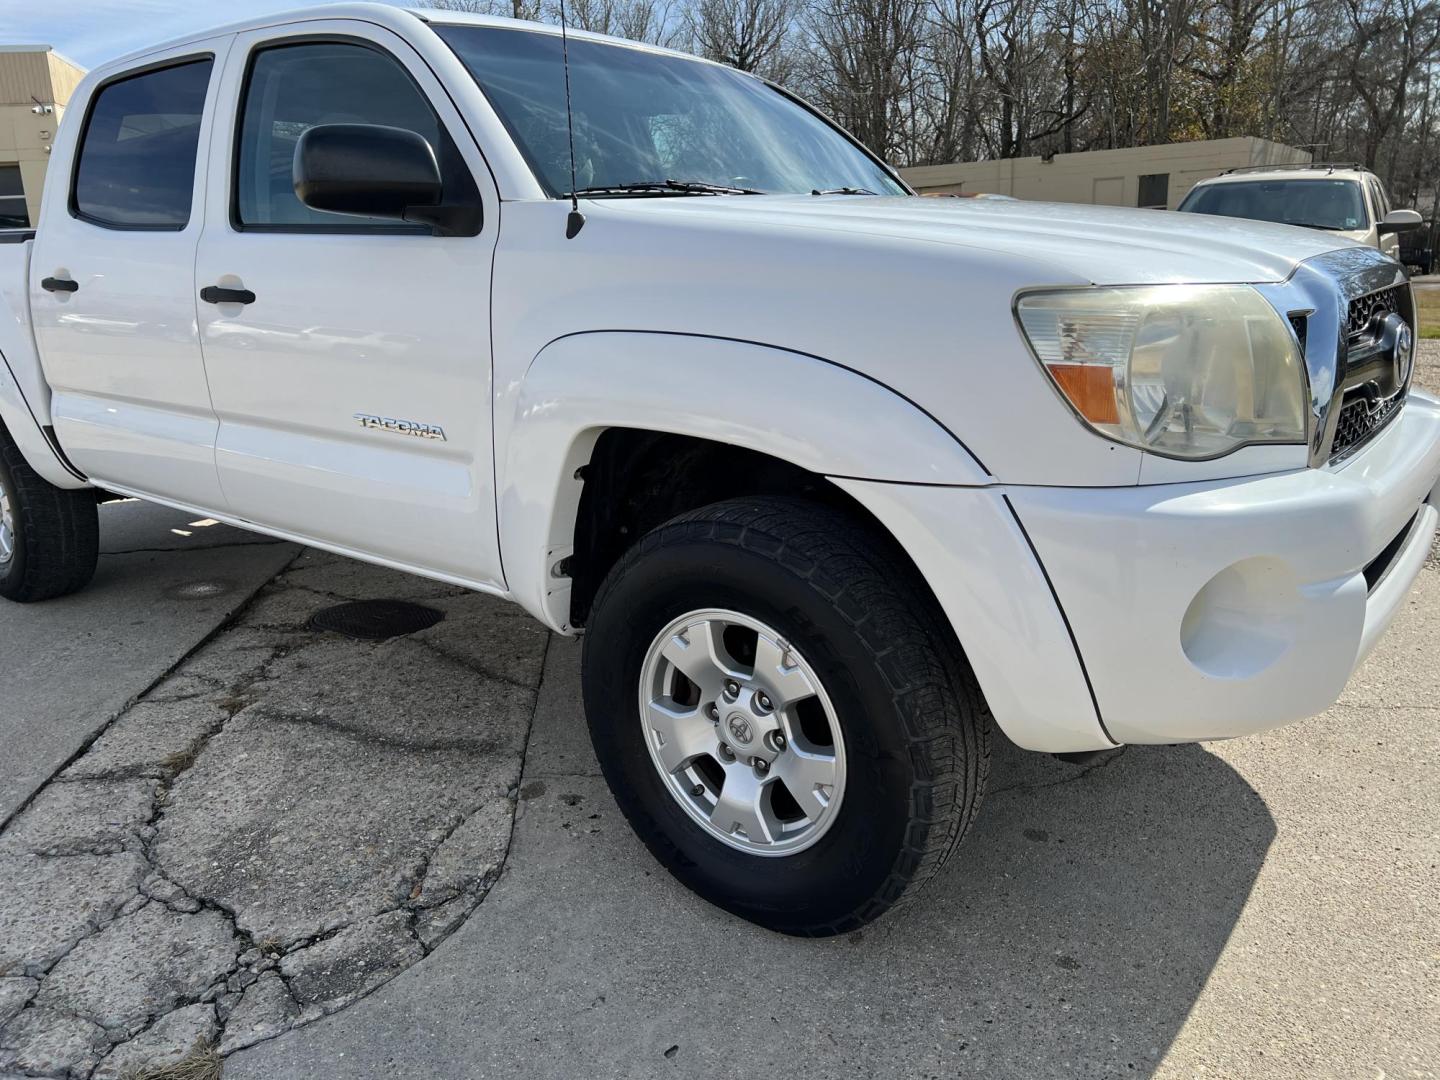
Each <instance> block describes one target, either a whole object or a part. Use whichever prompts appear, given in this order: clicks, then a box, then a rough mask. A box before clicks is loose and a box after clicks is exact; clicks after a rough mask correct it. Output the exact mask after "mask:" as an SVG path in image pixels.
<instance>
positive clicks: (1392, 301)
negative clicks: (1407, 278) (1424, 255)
mask: <svg viewBox="0 0 1440 1080" xmlns="http://www.w3.org/2000/svg"><path fill="white" fill-rule="evenodd" d="M1405 288H1406V286H1404V285H1392V286H1391V287H1390V288H1388V289H1381V290H1380V291H1379V292H1372V293H1367V294H1366V295H1364V296H1357V297H1356V298H1355V299H1354V300H1351V301H1350V311H1349V313H1348V314H1347V315H1346V318H1345V342H1346V344H1348V345H1356V344H1358V343H1359V342H1361V341H1363V340H1364V339H1365V338H1366V337H1367V336H1368V335H1369V334H1370V333H1371V332H1372V324H1373V322H1374V320H1375V316H1376V315H1388V314H1389V313H1390V312H1392V311H1398V312H1400V313H1401V314H1402V315H1403V314H1405V303H1404V301H1405Z"/></svg>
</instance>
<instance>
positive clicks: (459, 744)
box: [257, 705, 503, 756]
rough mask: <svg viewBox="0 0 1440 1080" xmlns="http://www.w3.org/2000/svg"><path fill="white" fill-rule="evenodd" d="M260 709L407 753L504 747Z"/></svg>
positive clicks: (278, 718) (272, 717)
mask: <svg viewBox="0 0 1440 1080" xmlns="http://www.w3.org/2000/svg"><path fill="white" fill-rule="evenodd" d="M257 712H258V713H259V714H260V715H262V716H263V717H264V718H265V719H266V720H269V721H270V722H272V723H280V724H297V725H302V726H304V727H316V728H321V729H323V730H325V731H333V732H334V733H335V734H337V735H340V736H343V737H344V738H347V739H351V740H353V741H354V742H357V743H360V744H361V745H364V746H374V747H379V748H381V749H385V750H402V751H405V752H407V753H416V754H429V753H446V754H465V755H467V756H477V755H484V754H488V753H493V752H495V751H498V750H501V749H503V747H500V746H497V745H494V744H492V743H488V742H486V741H484V740H481V739H434V740H431V741H426V740H423V739H398V738H392V737H389V736H386V735H379V734H376V733H375V732H374V731H369V730H366V729H365V728H363V727H358V726H356V725H353V724H347V723H345V722H344V721H341V720H335V719H332V718H330V717H328V716H325V715H323V714H321V713H297V712H287V711H285V710H283V709H279V708H276V707H275V706H273V705H260V706H258V707H257Z"/></svg>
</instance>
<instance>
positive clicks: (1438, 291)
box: [1415, 288, 1440, 338]
mask: <svg viewBox="0 0 1440 1080" xmlns="http://www.w3.org/2000/svg"><path fill="white" fill-rule="evenodd" d="M1415 306H1416V307H1417V308H1418V309H1419V310H1418V312H1417V314H1418V315H1419V316H1420V336H1421V337H1422V338H1440V288H1434V289H1416V290H1415Z"/></svg>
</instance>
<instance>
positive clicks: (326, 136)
mask: <svg viewBox="0 0 1440 1080" xmlns="http://www.w3.org/2000/svg"><path fill="white" fill-rule="evenodd" d="M292 177H293V180H294V183H295V194H296V196H297V197H298V198H299V199H300V201H301V202H302V203H304V204H305V205H306V206H308V207H310V208H311V209H312V210H323V211H326V212H328V213H332V214H363V215H365V216H366V217H383V218H395V219H397V220H400V221H405V220H425V222H426V223H427V224H430V223H431V220H430V219H431V218H432V217H433V216H434V215H433V211H432V213H431V214H424V213H423V211H425V210H426V209H427V208H438V207H439V206H440V201H441V198H442V195H443V191H444V185H443V183H442V181H441V179H440V166H439V163H438V162H437V161H436V160H435V150H434V148H433V147H432V146H431V145H430V144H429V143H428V142H426V141H425V139H424V138H423V137H422V136H421V135H419V134H417V133H416V132H413V131H408V130H406V129H405V128H396V127H386V126H383V125H380V124H320V125H317V126H316V127H312V128H310V129H308V130H307V131H305V132H304V133H303V134H302V135H301V136H300V141H299V142H298V143H297V144H296V146H295V160H294V164H293V166H292ZM414 211H421V212H422V213H415V214H413V215H412V212H414Z"/></svg>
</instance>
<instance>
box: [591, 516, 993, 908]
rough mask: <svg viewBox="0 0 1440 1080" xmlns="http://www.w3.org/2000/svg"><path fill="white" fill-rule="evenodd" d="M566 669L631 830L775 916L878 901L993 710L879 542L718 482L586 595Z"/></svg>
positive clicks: (893, 895) (940, 843)
mask: <svg viewBox="0 0 1440 1080" xmlns="http://www.w3.org/2000/svg"><path fill="white" fill-rule="evenodd" d="M701 642H704V643H705V645H706V648H704V649H698V650H695V651H694V652H690V651H689V650H690V649H691V646H692V645H694V644H697V643H701ZM717 642H718V643H719V644H716V643H717ZM710 657H719V660H718V661H717V666H716V670H717V671H718V672H719V674H718V675H717V674H714V673H712V672H711V670H710V668H709V667H708V666H707V661H708V658H710ZM777 658H778V659H777ZM667 665H668V666H667ZM676 672H678V674H675V673H676ZM776 673H778V675H777V674H776ZM692 674H693V675H694V676H695V677H694V679H691V678H690V676H691V675H692ZM583 684H584V694H585V708H586V714H587V716H588V718H589V724H590V733H591V739H592V741H593V743H594V746H595V752H596V755H597V757H598V758H599V761H600V765H601V768H602V770H603V771H604V774H605V778H606V780H607V781H608V783H609V785H610V789H611V791H612V792H613V793H614V795H615V798H616V801H617V802H618V803H619V804H620V807H621V809H622V810H623V811H624V813H625V815H626V817H627V818H628V819H629V821H630V823H631V825H632V827H633V828H634V829H635V831H636V833H637V834H638V835H639V837H640V838H641V840H643V841H644V843H645V844H646V846H647V847H649V849H650V850H651V852H652V853H653V854H654V855H655V857H656V858H657V859H659V861H660V862H661V863H662V864H663V865H664V866H665V868H666V869H667V870H669V871H670V873H672V874H673V875H674V876H675V877H676V878H678V879H679V880H680V881H681V882H683V883H684V884H685V885H687V886H688V887H689V888H691V889H693V890H694V891H695V892H697V893H699V894H700V895H701V896H702V897H704V898H705V899H707V900H709V901H710V902H711V903H713V904H716V905H717V906H719V907H722V908H724V909H726V910H727V911H731V912H734V913H735V914H737V915H739V916H741V917H742V918H745V919H748V920H750V921H752V922H755V923H758V924H760V925H762V926H766V927H769V928H770V929H773V930H778V931H780V932H782V933H787V934H799V935H810V936H824V935H830V934H838V933H844V932H847V931H850V930H853V929H855V928H857V927H860V926H863V925H864V924H866V923H868V922H869V921H871V920H872V919H874V918H876V917H877V916H878V915H880V914H881V913H883V912H884V911H886V910H887V909H889V908H890V907H892V906H893V905H895V904H896V903H897V902H898V901H899V900H900V899H901V896H902V895H904V894H907V893H908V892H909V891H910V890H913V888H914V887H916V886H918V885H920V884H922V883H924V882H925V881H927V880H928V879H929V878H931V877H932V876H933V875H934V874H935V872H936V871H937V870H938V869H939V868H940V866H941V865H942V864H943V863H944V861H945V860H946V858H948V856H949V855H950V854H951V852H952V851H954V849H955V848H956V846H957V845H958V844H959V842H960V840H961V838H962V837H963V836H964V834H965V832H966V831H967V830H968V829H969V827H970V825H971V823H972V822H973V820H974V818H975V814H976V812H977V810H978V808H979V805H980V801H981V796H982V793H983V791H984V787H985V781H986V776H987V774H988V770H989V752H990V742H989V740H990V726H991V725H990V717H989V713H988V711H987V709H986V707H985V703H984V699H983V697H982V696H981V693H980V689H979V687H978V685H977V684H976V682H975V679H974V676H973V674H972V673H971V671H970V669H969V665H968V664H967V663H966V662H965V659H964V656H963V654H962V653H961V650H960V648H959V645H958V643H957V642H956V640H955V638H954V634H953V631H952V630H951V628H950V626H949V623H948V621H946V619H945V617H944V615H943V613H942V612H941V611H940V610H939V607H938V605H937V604H936V602H935V600H934V598H933V596H932V595H931V594H930V593H929V591H928V590H927V589H926V588H925V587H924V584H923V582H922V581H921V580H920V579H919V577H918V575H917V574H916V572H915V570H914V568H913V567H912V566H910V565H909V563H908V562H907V561H906V560H905V559H904V557H903V555H901V554H900V553H899V552H897V551H896V550H894V548H893V547H892V546H891V544H890V543H889V542H888V538H884V537H880V536H877V535H875V533H874V532H873V531H872V530H871V529H870V528H869V527H867V525H866V524H865V523H863V522H860V521H857V520H856V519H854V518H852V517H850V516H847V515H846V514H843V513H841V512H839V511H836V510H832V509H830V508H828V507H824V506H820V505H817V504H812V503H808V502H803V501H800V500H794V499H784V498H771V497H756V498H745V499H734V500H730V501H727V502H723V503H717V504H715V505H713V506H709V507H706V508H704V509H701V510H698V511H695V512H693V513H689V514H685V515H682V516H681V517H678V518H676V519H674V520H673V521H670V522H669V523H667V524H665V525H662V526H660V527H659V528H657V529H655V530H654V531H652V532H651V533H649V534H647V535H646V536H645V537H643V538H642V539H641V540H640V542H639V543H637V544H636V545H635V546H634V547H633V548H632V549H631V550H630V551H629V552H628V553H627V554H626V555H625V556H624V557H623V558H622V559H621V560H620V562H619V563H618V564H617V565H616V566H615V567H614V569H613V570H611V572H610V573H609V575H608V576H607V577H606V579H605V581H604V583H603V584H602V585H601V587H600V590H599V592H598V594H597V596H596V599H595V604H594V607H593V610H592V615H591V619H590V623H589V626H588V629H587V632H586V634H585V645H584V671H583ZM782 684H785V685H782ZM771 699H773V700H771ZM757 702H758V704H756V703H757ZM656 705H659V706H660V708H659V709H658V710H657V709H656V708H655V706H656ZM777 717H778V718H779V719H777ZM642 718H643V719H642ZM822 718H823V719H822ZM732 721H733V724H732ZM826 731H829V732H830V735H829V736H827V735H826V734H825V732H826ZM737 732H738V735H737V734H736V733H737ZM787 755H789V756H787ZM792 757H793V759H794V760H792ZM762 759H763V760H762ZM672 766H673V767H672ZM795 777H798V778H799V783H795V782H794V781H793V779H792V778H795ZM777 781H778V782H779V783H780V784H781V785H784V790H783V791H780V790H778V789H777V788H776V786H775V784H776V782H777ZM767 784H768V785H770V786H769V787H768V788H767ZM792 786H793V787H794V788H795V790H794V791H791V787H792ZM767 790H768V791H769V792H770V793H771V794H769V795H767V794H766V793H765V792H766V791H767ZM727 792H729V793H739V794H732V795H729V796H727V794H726V793H727ZM754 792H759V794H753V793H754ZM742 794H743V795H744V796H745V798H744V800H743V802H742V804H741V805H742V807H743V812H737V811H736V810H734V809H733V807H734V805H735V804H734V803H733V802H732V801H731V800H732V799H738V798H740V795H742ZM802 804H803V805H802ZM757 807H758V809H757ZM747 815H748V816H747ZM752 833H753V834H755V835H753V836H752V835H751V834H752Z"/></svg>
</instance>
